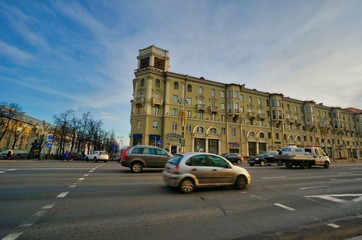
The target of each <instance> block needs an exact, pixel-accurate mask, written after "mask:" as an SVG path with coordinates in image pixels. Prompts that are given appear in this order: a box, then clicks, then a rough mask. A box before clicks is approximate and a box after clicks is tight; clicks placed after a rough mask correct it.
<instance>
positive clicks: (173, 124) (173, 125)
mask: <svg viewBox="0 0 362 240" xmlns="http://www.w3.org/2000/svg"><path fill="white" fill-rule="evenodd" d="M172 130H177V123H176V122H173V123H172Z"/></svg>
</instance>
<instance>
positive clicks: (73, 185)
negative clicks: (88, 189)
mask: <svg viewBox="0 0 362 240" xmlns="http://www.w3.org/2000/svg"><path fill="white" fill-rule="evenodd" d="M75 187H77V185H76V184H72V185H70V186H69V188H75Z"/></svg>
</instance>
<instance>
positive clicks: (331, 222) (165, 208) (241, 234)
mask: <svg viewBox="0 0 362 240" xmlns="http://www.w3.org/2000/svg"><path fill="white" fill-rule="evenodd" d="M243 167H245V168H247V169H248V171H249V172H250V173H251V176H252V184H251V185H249V186H248V188H247V189H245V190H243V191H240V190H234V189H232V188H212V189H203V190H197V191H195V192H194V193H191V194H181V193H179V192H177V191H176V190H173V189H170V188H168V187H166V186H165V185H164V184H163V181H162V177H161V173H162V171H161V170H159V169H157V170H147V171H145V172H143V173H140V174H134V173H131V172H130V171H129V170H128V169H126V168H123V167H122V166H120V165H119V164H118V163H117V162H108V163H93V162H89V163H86V162H81V161H74V162H63V161H1V162H0V238H1V239H7V240H11V239H102V240H103V239H126V240H127V239H132V240H133V239H157V240H163V239H207V240H210V239H350V238H352V237H355V236H361V235H362V227H361V224H362V164H361V163H335V164H332V165H331V167H330V168H329V169H324V168H319V167H315V168H312V169H306V170H302V169H286V168H284V167H278V166H269V167H250V166H247V165H245V164H244V165H243ZM354 239H360V238H354Z"/></svg>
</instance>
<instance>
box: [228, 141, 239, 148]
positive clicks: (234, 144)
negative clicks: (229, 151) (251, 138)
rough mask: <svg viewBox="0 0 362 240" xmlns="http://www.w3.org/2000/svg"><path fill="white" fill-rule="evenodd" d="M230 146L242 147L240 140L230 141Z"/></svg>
mask: <svg viewBox="0 0 362 240" xmlns="http://www.w3.org/2000/svg"><path fill="white" fill-rule="evenodd" d="M228 143H229V146H230V147H240V142H228Z"/></svg>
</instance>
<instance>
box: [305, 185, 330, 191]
mask: <svg viewBox="0 0 362 240" xmlns="http://www.w3.org/2000/svg"><path fill="white" fill-rule="evenodd" d="M328 187H329V186H314V187H301V188H299V189H300V190H307V189H316V188H328Z"/></svg>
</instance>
